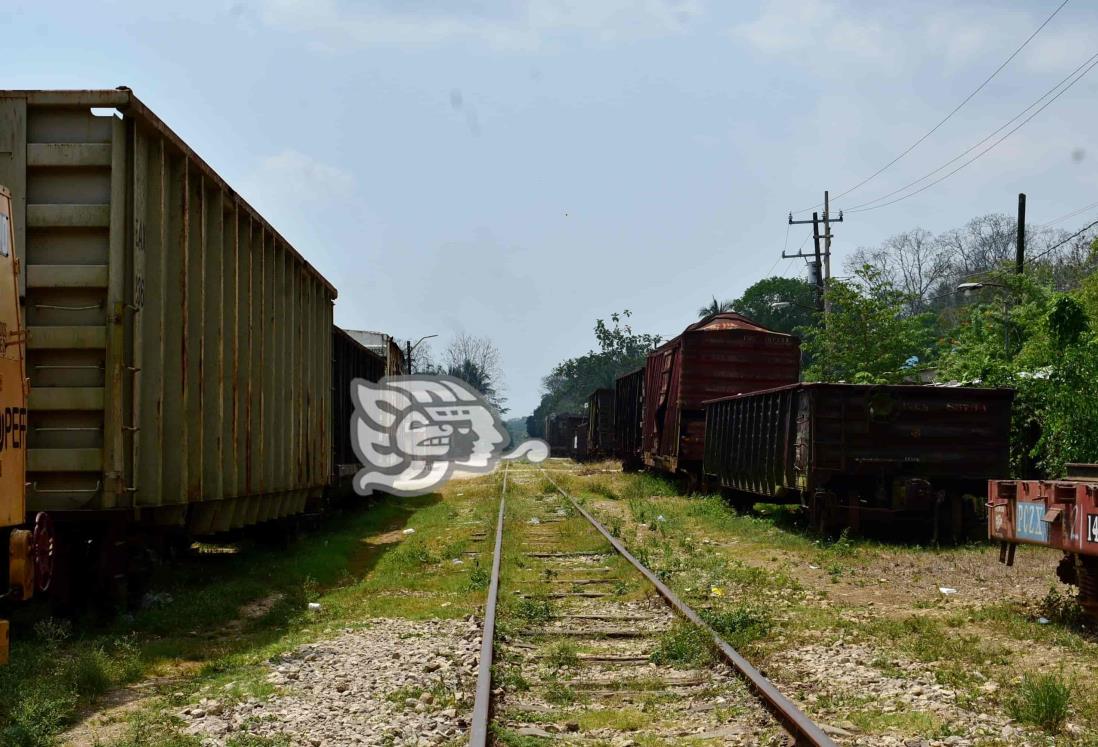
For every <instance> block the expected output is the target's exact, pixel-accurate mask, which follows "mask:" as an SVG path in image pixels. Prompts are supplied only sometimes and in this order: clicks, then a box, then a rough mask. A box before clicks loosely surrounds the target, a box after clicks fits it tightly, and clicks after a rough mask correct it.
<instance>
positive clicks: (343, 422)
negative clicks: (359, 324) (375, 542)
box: [331, 326, 387, 493]
mask: <svg viewBox="0 0 1098 747" xmlns="http://www.w3.org/2000/svg"><path fill="white" fill-rule="evenodd" d="M386 365H387V362H386V360H385V358H383V357H381V356H380V355H378V354H377V353H375V352H374V351H373V350H370V349H369V348H368V347H366V346H365V345H363V344H362V343H361V342H360V341H359V340H358V339H357V338H356V337H355V336H353V335H351V334H349V333H348V332H347V331H346V330H342V329H340V328H339V327H335V326H333V327H332V484H331V488H332V489H333V490H335V491H336V492H337V493H346V492H348V489H349V488H350V485H351V478H353V477H354V476H355V473H356V472H358V469H359V467H360V465H359V463H358V457H357V456H356V455H355V451H354V448H353V447H352V446H351V415H352V414H353V413H354V410H355V404H354V402H353V401H352V399H351V381H352V380H354V379H365V380H366V381H373V382H376V381H379V380H380V379H381V378H382V377H383V376H385V375H386Z"/></svg>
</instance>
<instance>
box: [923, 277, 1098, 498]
mask: <svg viewBox="0 0 1098 747" xmlns="http://www.w3.org/2000/svg"><path fill="white" fill-rule="evenodd" d="M992 277H993V278H994V283H990V282H989V283H987V284H986V285H989V286H992V288H993V289H994V290H995V291H996V293H995V297H992V298H988V299H987V302H985V303H979V304H976V305H973V306H972V307H971V308H970V310H969V313H968V316H967V318H965V319H963V320H962V322H961V323H960V325H959V326H958V327H957V328H956V330H954V331H953V334H952V335H951V339H950V340H949V341H948V345H949V347H948V349H947V350H945V352H943V354H942V358H941V362H940V367H939V372H940V378H945V379H954V380H958V381H962V382H969V383H980V384H984V385H990V386H1009V387H1012V388H1014V389H1015V390H1016V392H1017V394H1016V396H1015V403H1014V417H1013V427H1012V433H1011V441H1012V446H1011V461H1012V464H1013V469H1014V472H1015V473H1016V474H1018V475H1021V476H1033V475H1034V474H1040V475H1044V476H1050V477H1055V476H1058V475H1060V474H1062V471H1063V466H1064V464H1065V463H1066V462H1093V461H1096V460H1098V398H1095V397H1094V396H1080V395H1081V394H1083V393H1087V392H1093V387H1094V381H1095V380H1098V340H1096V338H1095V335H1094V332H1093V329H1092V327H1091V322H1090V321H1089V320H1088V318H1087V313H1086V307H1085V304H1084V302H1083V301H1082V300H1081V299H1080V297H1079V295H1069V294H1059V293H1051V292H1050V291H1049V290H1048V289H1047V288H1045V287H1044V286H1043V285H1041V284H1040V283H1039V282H1037V281H1036V280H1034V279H1033V278H1031V277H1028V276H1021V277H1020V276H1017V275H1013V274H1008V273H1003V274H999V275H993V276H992ZM989 290H990V289H989ZM983 292H984V294H988V292H989V291H988V290H985V291H983Z"/></svg>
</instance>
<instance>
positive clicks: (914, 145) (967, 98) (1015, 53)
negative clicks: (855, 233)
mask: <svg viewBox="0 0 1098 747" xmlns="http://www.w3.org/2000/svg"><path fill="white" fill-rule="evenodd" d="M1068 2H1070V0H1064V1H1063V2H1062V3H1060V5H1059V6H1058V7H1057V8H1056V10H1054V11H1052V14H1051V15H1049V17H1048V18H1046V19H1045V21H1044V23H1042V24H1041V25H1040V26H1038V27H1037V30H1036V31H1034V32H1033V33H1032V34H1030V35H1029V36H1028V37H1027V38H1026V40H1025V41H1024V42H1022V44H1021V46H1019V47H1018V48H1017V49H1015V50H1014V51H1013V52H1011V53H1010V56H1009V57H1007V58H1006V59H1005V60H1004V61H1003V63H1002V64H1001V65H999V67H997V68H995V71H994V72H992V73H991V75H989V76H988V77H987V78H986V79H985V80H984V82H983V83H981V84H980V85H979V86H977V87H976V88H975V90H973V91H972V92H971V93H970V94H968V96H965V98H964V100H962V101H961V103H959V104H957V106H956V107H954V108H953V111H951V112H950V113H949V114H947V115H945V117H944V118H942V120H941V121H940V122H938V124H936V125H934V126H933V127H932V128H930V130H928V131H927V132H926V133H925V134H924V135H923V136H922V137H920V138H919V139H918V140H916V141H915V142H914V143H912V144H911V145H909V146H908V147H907V148H906V149H905V150H904V151H903V152H902V153H900V155H898V156H896V157H895V158H893V159H892V160H891V161H889V162H888V163H886V164H885V165H884V166H882V167H881V168H879V169H877V170H876V171H875V172H873V173H872V174H871V175H869V176H867V177H866V178H865V179H863V180H861V181H860V182H858V183H857V184H855V185H854V186H853V187H850V188H849V189H847V190H845V191H843V192H840V193H839V194H837V195H835V196H834V197H832V198H831V199H833V200H837V199H840V198H842V197H845V196H846V195H848V194H850V193H851V192H853V191H855V190H856V189H859V188H861V187H863V186H865V185H866V184H868V183H869V182H871V181H873V180H874V179H876V178H877V177H878V176H880V175H881V174H883V173H884V172H885V171H887V170H888V169H890V168H891V167H892V166H893V165H894V164H895V163H896V162H897V161H899V160H900V159H901V158H903V157H904V156H906V155H907V154H908V153H910V152H911V151H913V150H915V148H917V147H919V145H920V144H922V143H923V141H924V140H926V139H927V138H928V137H930V136H931V135H933V134H934V133H935V132H937V131H938V129H939V128H940V127H941V126H942V125H944V124H945V123H946V122H948V121H949V120H950V119H952V118H953V115H954V114H956V113H957V112H959V111H960V110H961V109H962V108H964V106H965V104H967V103H968V102H969V101H971V100H972V98H973V97H974V96H975V95H976V94H978V93H979V92H980V91H982V90H983V89H984V87H985V86H987V84H988V83H990V82H991V81H992V80H994V78H995V76H997V75H998V74H999V73H1000V72H1002V70H1003V68H1005V67H1006V66H1007V65H1009V64H1010V61H1011V60H1013V59H1014V58H1015V57H1017V56H1018V53H1019V52H1021V51H1022V50H1023V49H1025V48H1026V46H1028V45H1029V43H1030V42H1031V41H1033V39H1034V38H1035V37H1036V36H1037V35H1038V34H1039V33H1041V31H1042V30H1044V28H1045V26H1047V25H1048V24H1049V22H1050V21H1051V20H1052V19H1053V18H1055V17H1056V15H1057V14H1058V13H1059V12H1060V11H1061V10H1063V8H1064V6H1065V5H1067V4H1068ZM821 205H823V203H822V202H821V203H816V204H815V205H813V206H812V207H807V208H801V209H800V210H795V211H794V212H795V213H803V212H805V211H807V210H813V209H815V208H818V207H820V206H821Z"/></svg>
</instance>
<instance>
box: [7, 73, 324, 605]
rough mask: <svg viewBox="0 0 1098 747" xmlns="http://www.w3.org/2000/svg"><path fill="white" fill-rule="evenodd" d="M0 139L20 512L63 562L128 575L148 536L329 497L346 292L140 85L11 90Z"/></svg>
mask: <svg viewBox="0 0 1098 747" xmlns="http://www.w3.org/2000/svg"><path fill="white" fill-rule="evenodd" d="M0 144H2V145H0V183H2V184H6V185H7V186H8V187H9V188H10V189H11V194H12V202H13V207H12V219H13V222H14V242H13V246H12V247H11V249H12V251H13V253H14V256H16V257H18V258H19V260H20V264H19V272H18V277H17V279H16V280H17V283H16V286H15V288H14V293H16V294H17V295H18V297H19V298H20V299H21V301H22V304H23V309H24V317H25V324H26V328H27V334H26V348H27V351H26V364H27V365H26V369H27V378H28V380H29V398H28V404H27V409H28V410H29V415H28V416H27V421H28V422H29V423H30V427H29V428H28V429H27V432H26V479H25V482H26V486H27V495H26V511H27V516H35V515H36V514H38V513H43V514H45V515H46V516H48V517H49V518H50V519H51V520H52V521H50V522H49V523H51V524H52V526H54V527H55V528H56V532H57V535H56V537H55V538H54V537H51V538H50V540H51V542H52V541H53V540H54V539H56V543H55V544H54V547H55V548H56V551H57V554H58V558H57V560H58V563H59V564H60V565H61V566H63V567H64V568H66V569H68V570H71V571H73V572H74V574H75V573H77V572H79V573H83V572H85V571H87V572H89V573H90V572H93V570H94V569H98V570H99V575H100V577H103V576H111V575H115V576H117V575H119V569H118V565H119V564H120V563H122V562H124V561H123V559H122V558H121V557H120V556H122V555H124V554H125V552H124V550H125V548H126V547H127V544H128V543H129V542H130V541H132V539H133V527H134V526H138V525H140V526H142V527H144V528H146V529H147V528H151V527H160V528H165V529H167V528H176V529H178V530H180V532H182V531H183V530H186V531H189V532H190V533H192V534H209V533H213V532H219V531H224V530H228V529H232V528H235V527H241V526H246V525H250V524H255V523H258V522H263V521H267V520H271V519H277V518H279V517H285V516H289V515H292V514H295V513H299V512H301V511H303V510H304V509H305V508H306V506H307V505H309V504H310V503H311V502H314V501H316V500H318V499H319V498H320V497H321V495H322V493H323V491H324V489H325V486H326V485H327V484H328V482H329V479H330V475H331V473H332V467H331V464H332V443H331V439H332V432H333V430H332V425H331V422H332V412H331V407H332V396H331V391H332V381H331V361H332V349H331V345H332V332H331V330H332V305H333V300H334V299H335V297H336V291H335V289H334V288H333V287H332V285H331V284H330V283H328V282H327V281H326V280H325V279H324V278H323V277H322V276H321V275H320V274H319V273H318V272H317V271H316V270H315V269H314V268H313V267H312V266H311V265H310V264H309V263H308V262H306V261H305V260H304V259H303V258H302V256H301V255H300V254H299V253H298V252H297V251H296V250H294V248H293V247H292V246H291V245H290V244H289V242H287V241H286V240H285V239H284V238H283V237H282V236H281V235H280V234H279V233H278V232H277V231H276V230H275V229H274V228H273V227H272V226H271V225H270V224H269V223H267V221H266V220H264V218H263V217H262V216H260V215H259V213H257V212H256V211H255V210H254V209H253V208H252V207H251V206H250V205H248V203H246V202H245V201H244V200H243V199H242V198H241V197H240V196H239V195H237V194H236V193H235V192H234V191H233V190H232V189H231V188H230V187H229V186H228V185H227V184H226V183H225V181H224V180H223V179H222V178H221V177H220V176H219V175H218V174H217V173H216V172H215V171H214V170H213V169H212V168H210V166H209V165H207V164H206V163H205V162H204V161H203V160H202V159H201V158H199V156H198V155H196V154H195V153H194V151H192V150H191V148H190V147H189V146H188V145H187V144H186V143H184V142H183V140H182V139H180V138H179V136H178V135H176V134H175V133H174V132H173V131H172V130H171V129H170V128H168V126H167V125H165V124H164V123H163V122H162V121H161V120H160V119H159V118H158V117H157V116H156V115H155V114H153V113H152V112H150V111H149V110H148V109H147V108H146V107H145V105H144V104H142V103H141V101H140V100H139V99H137V97H135V96H134V95H133V93H132V92H130V91H129V90H128V89H118V90H104V91H4V92H0ZM3 292H5V293H12V292H13V291H12V290H11V289H4V290H3ZM9 301H10V299H9ZM142 536H148V533H147V532H144V533H143V534H142ZM104 571H105V573H104ZM57 575H58V576H60V575H62V574H57ZM58 580H61V579H58ZM67 580H68V582H69V583H70V585H73V586H75V587H77V588H84V587H85V586H87V584H85V583H84V581H82V580H78V579H76V578H75V575H73V576H72V577H69V578H68V579H67Z"/></svg>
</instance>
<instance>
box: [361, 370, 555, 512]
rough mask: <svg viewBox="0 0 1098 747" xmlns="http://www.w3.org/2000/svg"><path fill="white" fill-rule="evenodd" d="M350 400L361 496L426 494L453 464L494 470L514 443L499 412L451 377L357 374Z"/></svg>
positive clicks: (467, 468)
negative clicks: (370, 376)
mask: <svg viewBox="0 0 1098 747" xmlns="http://www.w3.org/2000/svg"><path fill="white" fill-rule="evenodd" d="M351 397H352V399H353V401H354V404H355V413H354V416H353V418H352V421H351V443H352V444H353V446H354V450H355V454H356V456H358V459H359V461H360V462H361V463H362V465H363V468H362V469H361V470H359V472H358V474H356V475H355V490H356V491H357V492H359V493H360V494H362V495H367V494H369V493H370V492H372V491H373V490H375V489H379V490H383V491H385V492H387V493H392V494H395V495H421V494H423V493H426V492H430V491H431V490H433V489H435V488H436V487H438V486H439V485H441V484H442V482H444V481H445V480H446V479H448V478H449V477H450V476H451V474H452V473H453V472H454V470H455V469H456V470H461V471H462V472H472V473H484V472H490V471H491V470H492V469H493V468H494V467H495V465H496V463H497V462H498V461H499V459H500V458H501V455H502V451H503V448H504V447H505V446H506V445H507V443H508V442H509V441H510V436H509V435H508V433H507V430H506V429H505V428H504V427H503V423H502V422H501V421H500V419H499V414H498V413H497V411H496V409H495V408H494V407H493V406H492V405H491V404H489V403H488V402H487V401H486V400H485V399H484V398H483V397H482V396H481V395H480V394H479V393H477V392H475V391H473V390H472V389H471V388H470V387H469V385H468V384H466V383H465V382H463V381H461V380H460V379H456V378H453V377H450V376H390V377H386V378H385V379H382V380H381V381H380V382H379V383H377V384H374V383H371V382H368V381H365V380H363V379H355V380H354V381H353V382H352V383H351ZM536 443H540V442H536ZM536 443H535V445H534V446H533V451H535V452H538V451H539V449H538V448H537V446H536ZM524 447H526V444H524ZM525 451H531V448H525ZM546 451H547V448H546ZM516 455H517V454H516ZM534 456H535V457H536V456H537V454H535V455H534ZM535 461H540V460H538V459H535Z"/></svg>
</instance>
